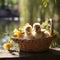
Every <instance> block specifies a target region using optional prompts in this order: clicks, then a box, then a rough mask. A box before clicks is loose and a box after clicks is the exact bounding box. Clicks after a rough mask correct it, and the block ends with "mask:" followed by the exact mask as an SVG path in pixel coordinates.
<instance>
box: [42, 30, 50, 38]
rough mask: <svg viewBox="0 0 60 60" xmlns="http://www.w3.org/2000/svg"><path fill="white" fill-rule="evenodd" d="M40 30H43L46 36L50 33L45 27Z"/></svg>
mask: <svg viewBox="0 0 60 60" xmlns="http://www.w3.org/2000/svg"><path fill="white" fill-rule="evenodd" d="M41 31H42V32H44V34H45V36H46V37H47V36H50V35H51V34H50V32H49V31H48V30H46V29H41Z"/></svg>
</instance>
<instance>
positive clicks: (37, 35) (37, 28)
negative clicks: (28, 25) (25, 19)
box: [33, 23, 43, 39]
mask: <svg viewBox="0 0 60 60" xmlns="http://www.w3.org/2000/svg"><path fill="white" fill-rule="evenodd" d="M33 36H34V37H35V39H39V38H42V36H43V32H41V26H40V23H34V24H33Z"/></svg>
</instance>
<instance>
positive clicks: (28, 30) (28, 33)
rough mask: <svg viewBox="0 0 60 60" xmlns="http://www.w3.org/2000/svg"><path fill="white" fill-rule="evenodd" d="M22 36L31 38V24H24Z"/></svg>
mask: <svg viewBox="0 0 60 60" xmlns="http://www.w3.org/2000/svg"><path fill="white" fill-rule="evenodd" d="M24 38H25V39H28V40H29V39H33V35H32V26H31V25H26V26H25V28H24Z"/></svg>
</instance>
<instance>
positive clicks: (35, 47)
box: [12, 36, 53, 52]
mask: <svg viewBox="0 0 60 60" xmlns="http://www.w3.org/2000/svg"><path fill="white" fill-rule="evenodd" d="M52 38H53V37H52V36H49V37H46V38H42V39H38V40H35V39H34V40H26V39H19V38H15V37H13V38H12V40H13V41H14V42H16V43H18V44H19V47H20V50H21V51H24V52H42V51H46V50H48V49H49V46H50V44H51V41H52Z"/></svg>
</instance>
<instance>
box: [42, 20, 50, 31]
mask: <svg viewBox="0 0 60 60" xmlns="http://www.w3.org/2000/svg"><path fill="white" fill-rule="evenodd" d="M41 26H42V28H44V29H47V30H49V29H50V24H49V23H48V21H47V20H46V21H45V22H43V23H42V25H41Z"/></svg>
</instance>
